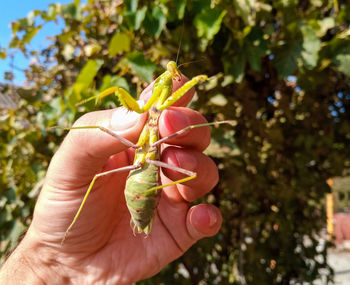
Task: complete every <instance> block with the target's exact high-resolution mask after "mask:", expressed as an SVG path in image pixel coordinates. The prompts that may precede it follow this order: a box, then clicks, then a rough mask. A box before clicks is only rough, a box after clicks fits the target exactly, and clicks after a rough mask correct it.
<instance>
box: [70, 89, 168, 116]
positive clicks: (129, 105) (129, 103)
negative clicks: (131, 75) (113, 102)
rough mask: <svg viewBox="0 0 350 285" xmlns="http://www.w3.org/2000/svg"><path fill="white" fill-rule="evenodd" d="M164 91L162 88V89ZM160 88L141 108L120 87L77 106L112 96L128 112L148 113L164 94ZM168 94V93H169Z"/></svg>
mask: <svg viewBox="0 0 350 285" xmlns="http://www.w3.org/2000/svg"><path fill="white" fill-rule="evenodd" d="M163 89H164V88H163ZM163 89H162V88H159V87H157V88H154V89H153V92H152V96H151V97H150V98H149V99H148V101H147V103H146V105H144V106H141V105H140V104H139V103H138V102H137V101H136V100H135V99H134V98H133V97H132V96H131V95H130V93H129V92H127V91H126V90H125V89H123V88H120V87H111V88H108V89H106V90H104V91H103V92H102V93H100V94H98V95H95V96H92V97H90V98H87V99H85V100H83V101H81V102H79V103H78V104H77V105H78V106H79V105H82V104H84V103H86V102H88V101H91V100H94V99H95V104H96V105H97V103H98V102H99V101H100V100H102V99H103V98H105V97H107V96H109V95H112V94H114V95H115V96H117V97H118V98H119V100H120V102H121V103H122V104H123V106H124V107H125V108H126V109H128V110H130V111H135V112H137V113H139V114H142V113H144V112H146V111H148V110H149V109H150V108H151V107H152V105H153V103H154V102H155V101H156V100H157V99H158V98H159V97H160V96H161V93H162V91H163V92H164V91H165V90H163ZM165 89H166V88H165ZM169 92H170V91H169Z"/></svg>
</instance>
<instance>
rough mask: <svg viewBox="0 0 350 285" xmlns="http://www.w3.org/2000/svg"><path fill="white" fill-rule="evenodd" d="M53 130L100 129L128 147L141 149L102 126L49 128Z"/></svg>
mask: <svg viewBox="0 0 350 285" xmlns="http://www.w3.org/2000/svg"><path fill="white" fill-rule="evenodd" d="M52 129H62V130H81V129H100V130H101V131H102V132H105V133H107V134H109V135H110V136H112V137H114V138H116V139H118V140H120V142H122V143H123V144H124V145H126V146H128V147H132V148H135V149H137V148H139V147H140V146H139V145H137V144H134V143H133V142H131V141H129V140H127V139H126V138H123V137H122V136H120V135H118V134H116V133H115V132H114V131H112V130H110V129H108V128H105V127H101V126H82V127H70V128H64V127H59V126H54V127H50V128H48V130H52Z"/></svg>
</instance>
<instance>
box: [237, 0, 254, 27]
mask: <svg viewBox="0 0 350 285" xmlns="http://www.w3.org/2000/svg"><path fill="white" fill-rule="evenodd" d="M255 2H256V1H255V0H234V1H233V5H234V7H235V11H236V13H237V15H238V16H240V17H241V18H242V19H243V21H244V23H245V24H246V25H250V26H252V25H254V22H255V20H254V15H253V13H252V11H254V10H253V9H254V5H255Z"/></svg>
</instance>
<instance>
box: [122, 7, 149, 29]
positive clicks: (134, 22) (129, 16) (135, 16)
mask: <svg viewBox="0 0 350 285" xmlns="http://www.w3.org/2000/svg"><path fill="white" fill-rule="evenodd" d="M136 3H137V1H136ZM132 9H134V8H133V7H132ZM146 12H147V6H144V7H142V8H141V9H138V10H136V11H127V12H125V14H124V16H125V19H126V21H127V23H128V24H129V26H130V27H131V28H132V29H133V30H135V31H137V30H138V29H140V27H141V24H142V22H143V20H144V19H145V17H146Z"/></svg>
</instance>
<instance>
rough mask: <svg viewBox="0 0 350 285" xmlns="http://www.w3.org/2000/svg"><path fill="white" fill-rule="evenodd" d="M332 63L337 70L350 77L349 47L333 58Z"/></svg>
mask: <svg viewBox="0 0 350 285" xmlns="http://www.w3.org/2000/svg"><path fill="white" fill-rule="evenodd" d="M333 63H334V64H335V65H336V66H337V67H338V69H339V70H340V71H341V72H343V73H344V74H346V75H347V76H349V77H350V47H344V48H342V49H341V50H339V51H338V53H337V54H336V55H335V56H334V57H333Z"/></svg>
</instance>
